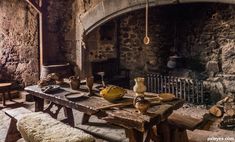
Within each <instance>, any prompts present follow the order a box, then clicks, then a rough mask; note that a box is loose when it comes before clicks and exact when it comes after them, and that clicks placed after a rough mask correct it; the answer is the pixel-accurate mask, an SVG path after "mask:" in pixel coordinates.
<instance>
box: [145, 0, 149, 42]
mask: <svg viewBox="0 0 235 142" xmlns="http://www.w3.org/2000/svg"><path fill="white" fill-rule="evenodd" d="M145 10H146V11H145V37H144V44H146V45H148V44H149V42H150V38H149V37H148V10H149V0H146V8H145Z"/></svg>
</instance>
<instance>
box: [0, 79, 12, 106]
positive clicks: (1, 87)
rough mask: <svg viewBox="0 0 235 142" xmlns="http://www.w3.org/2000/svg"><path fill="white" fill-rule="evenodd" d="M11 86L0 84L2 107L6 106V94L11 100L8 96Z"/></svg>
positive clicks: (9, 84)
mask: <svg viewBox="0 0 235 142" xmlns="http://www.w3.org/2000/svg"><path fill="white" fill-rule="evenodd" d="M11 86H12V83H0V93H2V104H3V106H5V105H6V98H5V94H6V93H8V97H9V100H11V95H10V88H11Z"/></svg>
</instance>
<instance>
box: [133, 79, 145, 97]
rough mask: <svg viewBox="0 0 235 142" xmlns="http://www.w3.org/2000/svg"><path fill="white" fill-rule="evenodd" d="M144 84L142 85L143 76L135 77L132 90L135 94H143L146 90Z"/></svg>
mask: <svg viewBox="0 0 235 142" xmlns="http://www.w3.org/2000/svg"><path fill="white" fill-rule="evenodd" d="M146 89H147V88H146V86H145V85H144V78H143V77H137V78H135V86H134V87H133V91H134V92H135V95H136V96H144V92H145V91H146Z"/></svg>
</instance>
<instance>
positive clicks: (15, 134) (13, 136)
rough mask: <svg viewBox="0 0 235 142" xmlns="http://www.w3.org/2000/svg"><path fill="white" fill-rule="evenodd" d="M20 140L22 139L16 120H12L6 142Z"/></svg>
mask: <svg viewBox="0 0 235 142" xmlns="http://www.w3.org/2000/svg"><path fill="white" fill-rule="evenodd" d="M20 138H21V134H20V132H19V131H18V130H17V128H16V120H15V119H13V118H12V119H11V122H10V126H9V128H8V131H7V136H6V140H5V142H16V141H17V140H18V139H20Z"/></svg>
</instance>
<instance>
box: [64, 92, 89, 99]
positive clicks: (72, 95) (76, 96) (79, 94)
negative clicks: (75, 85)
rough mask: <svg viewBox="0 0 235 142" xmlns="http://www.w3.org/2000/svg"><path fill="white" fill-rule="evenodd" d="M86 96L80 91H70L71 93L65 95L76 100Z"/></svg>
mask: <svg viewBox="0 0 235 142" xmlns="http://www.w3.org/2000/svg"><path fill="white" fill-rule="evenodd" d="M85 96H86V94H85V93H79V92H76V93H70V94H67V95H65V97H66V98H67V99H68V100H76V99H79V98H82V97H85Z"/></svg>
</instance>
